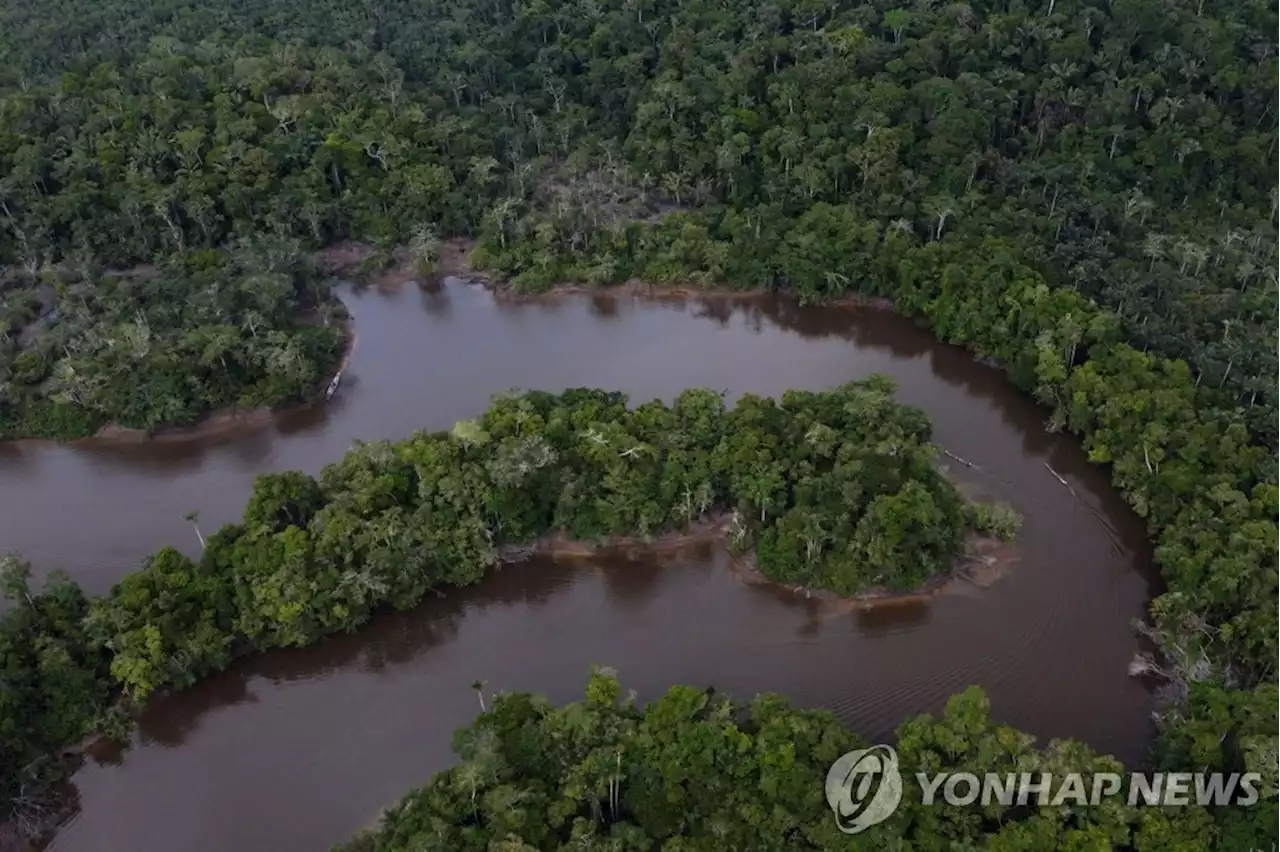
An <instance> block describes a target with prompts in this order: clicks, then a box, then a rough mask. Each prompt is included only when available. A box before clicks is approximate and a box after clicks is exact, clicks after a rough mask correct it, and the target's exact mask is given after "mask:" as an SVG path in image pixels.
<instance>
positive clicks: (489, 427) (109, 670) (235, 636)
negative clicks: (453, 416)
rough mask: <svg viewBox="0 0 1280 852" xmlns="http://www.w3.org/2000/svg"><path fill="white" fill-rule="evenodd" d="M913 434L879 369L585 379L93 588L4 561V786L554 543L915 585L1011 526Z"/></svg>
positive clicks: (313, 489)
mask: <svg viewBox="0 0 1280 852" xmlns="http://www.w3.org/2000/svg"><path fill="white" fill-rule="evenodd" d="M929 431H930V427H929V422H928V420H927V418H926V417H925V416H924V414H923V413H922V412H921V411H919V410H918V409H915V408H910V407H907V406H903V405H900V404H898V403H897V402H895V401H894V399H893V383H892V381H891V380H889V379H887V378H885V377H883V376H874V377H872V378H869V379H867V380H865V381H862V382H855V383H852V384H849V385H846V386H844V387H841V388H838V389H835V390H830V391H823V392H817V393H810V392H799V391H791V392H788V393H787V394H785V395H784V396H783V398H782V400H781V402H780V403H779V402H775V401H774V400H772V399H769V398H761V397H755V396H747V397H744V398H743V399H741V400H739V401H738V403H737V404H736V405H735V406H734V407H733V408H732V409H729V408H726V405H725V402H724V399H723V398H722V396H721V395H720V394H718V393H715V392H713V391H709V390H688V391H685V392H683V393H682V394H681V395H680V396H679V398H678V399H677V400H676V401H675V402H674V404H672V405H670V406H667V405H664V404H663V403H661V402H657V401H654V402H649V403H646V404H644V405H640V406H638V407H635V408H629V407H628V406H627V399H626V397H625V396H624V395H622V394H618V393H609V392H605V391H599V390H586V389H579V390H570V391H567V392H565V393H564V394H562V395H559V396H556V395H552V394H548V393H538V392H535V393H528V394H524V395H511V396H507V397H503V398H499V399H498V400H496V401H495V402H494V404H493V405H492V407H490V408H489V409H488V410H487V411H485V412H484V414H483V415H482V416H480V417H479V418H477V419H475V420H470V421H465V422H461V423H459V424H457V426H455V427H454V429H453V430H452V432H440V433H434V434H426V433H420V434H418V435H416V436H414V437H413V438H410V439H408V440H406V441H402V442H399V443H387V442H383V443H376V444H360V445H358V446H357V447H355V448H354V449H353V450H351V451H350V452H349V453H348V454H347V455H346V456H345V457H344V458H343V459H342V460H341V461H340V462H338V463H336V464H333V465H330V466H329V467H327V468H325V470H324V472H323V473H322V474H321V476H320V479H319V480H318V481H317V480H315V479H313V478H312V477H310V476H308V475H306V474H304V473H297V472H291V473H281V474H270V475H266V476H262V477H260V478H259V479H258V481H257V483H256V485H255V488H254V493H253V497H252V499H251V500H250V501H249V504H248V505H247V506H246V508H245V512H244V517H243V520H242V521H241V523H239V524H234V525H228V526H226V527H224V528H222V529H221V530H219V531H217V532H216V533H214V534H213V535H211V536H209V537H208V539H207V541H206V540H205V538H204V536H203V533H200V531H199V528H198V526H197V533H199V534H200V537H201V541H204V542H205V546H204V550H203V552H202V554H201V556H200V558H199V560H197V561H192V560H191V559H189V558H187V557H186V556H184V555H182V554H180V553H179V552H178V551H176V550H174V549H173V548H165V549H163V550H161V551H160V552H158V553H156V554H155V555H154V556H152V557H150V558H149V559H148V560H147V561H146V563H145V564H144V565H143V566H142V568H141V570H139V571H136V572H134V573H132V574H129V575H128V576H126V577H125V578H124V580H122V581H121V582H120V583H119V584H117V585H116V586H115V587H114V588H113V589H112V590H111V592H110V594H108V595H106V596H104V597H102V598H98V599H94V600H87V599H86V598H85V596H84V595H83V593H82V592H81V591H80V590H79V588H78V587H77V586H75V585H74V584H73V583H72V582H71V581H70V580H68V579H66V578H65V577H58V578H55V579H53V580H52V581H51V582H50V583H49V584H48V585H47V586H46V587H45V588H44V590H43V591H40V592H38V593H37V592H34V591H33V590H32V589H30V588H29V585H28V583H27V576H28V569H27V566H25V565H24V564H23V563H21V562H20V561H18V560H17V559H16V558H12V557H11V558H9V559H8V560H7V561H6V563H5V567H4V571H3V580H4V592H5V595H6V596H7V597H8V598H9V604H10V607H11V609H10V610H9V611H8V612H7V613H5V615H4V616H3V617H0V662H3V664H4V668H3V670H0V671H2V672H3V675H4V678H5V679H4V681H3V682H4V684H5V686H6V688H5V689H4V690H3V691H0V731H4V732H5V734H6V736H5V738H4V740H3V745H2V746H0V749H2V751H0V756H2V757H3V758H4V760H3V764H2V765H3V766H4V767H5V773H4V777H3V778H2V779H0V781H2V783H3V785H4V789H3V792H4V793H5V795H6V797H7V800H8V801H10V802H13V801H15V797H16V798H17V799H21V797H22V796H25V795H27V794H26V793H24V792H23V791H24V790H30V789H35V786H36V785H37V783H38V782H39V781H40V780H41V776H42V774H43V773H45V772H53V771H54V770H56V768H57V766H56V764H50V763H47V762H45V761H44V760H43V758H45V757H46V756H47V755H48V754H49V753H50V752H51V751H52V750H54V749H56V748H58V747H60V746H63V745H65V744H68V743H72V742H74V741H76V740H78V739H79V738H80V737H82V736H84V735H85V734H87V733H89V732H90V731H91V730H93V729H94V728H104V727H105V728H114V727H116V725H117V723H118V722H119V721H120V720H119V718H117V717H118V715H119V714H118V711H119V710H120V709H121V708H122V707H123V706H125V705H123V704H119V703H117V702H116V699H117V697H119V696H123V697H124V699H126V703H127V702H133V703H136V702H141V701H142V700H144V699H145V698H147V696H149V695H151V694H152V693H154V692H155V691H157V690H174V689H181V688H183V687H186V686H189V685H191V684H192V683H194V682H195V681H196V680H197V679H198V678H200V677H202V676H204V675H206V674H209V673H211V672H214V671H217V670H219V669H222V668H225V667H226V666H227V665H229V664H230V663H231V661H232V660H234V659H235V658H236V657H237V656H239V655H241V654H244V653H248V652H252V651H262V650H266V649H269V648H279V647H287V646H297V645H306V644H309V643H311V642H314V641H316V640H318V639H320V638H321V637H323V636H325V635H328V634H331V633H335V632H337V631H350V630H354V629H355V628H356V627H358V626H359V625H361V624H363V623H364V622H365V621H367V620H368V619H369V617H370V616H371V615H372V613H373V612H374V611H375V609H376V608H378V607H380V606H385V605H390V606H394V607H397V608H400V609H406V608H409V607H412V606H414V605H415V604H417V603H418V602H420V601H421V600H422V598H423V596H424V595H426V594H427V593H428V592H429V591H431V590H432V589H436V588H439V587H446V586H451V585H462V584H468V583H474V582H476V581H478V580H480V579H481V578H482V577H483V576H484V574H485V572H486V570H487V569H488V568H489V567H490V566H493V565H494V564H496V563H497V562H499V561H502V560H508V561H509V560H511V559H515V558H519V557H520V556H522V555H524V554H526V553H527V552H529V551H530V550H531V549H536V547H537V546H538V543H539V542H540V541H541V540H545V538H546V537H547V536H549V535H556V536H560V537H565V538H569V539H574V540H581V541H588V542H604V543H607V542H609V541H610V540H611V539H614V538H616V537H618V536H627V537H631V538H639V539H641V540H646V539H653V538H654V537H655V536H659V535H661V534H663V533H664V532H669V531H672V530H682V529H686V528H688V527H689V526H690V525H691V524H696V523H698V522H699V521H703V520H706V519H708V518H718V519H720V520H721V525H722V527H723V528H724V530H725V535H726V536H727V538H728V539H729V544H730V546H732V547H734V548H737V549H743V550H745V549H754V551H755V556H756V560H757V564H758V567H759V569H760V571H761V572H762V573H763V574H764V575H765V576H767V577H770V578H774V579H776V580H779V581H785V582H786V583H788V584H802V585H806V586H816V587H820V588H826V589H831V590H833V591H835V592H838V593H840V594H856V593H858V592H862V591H865V590H868V589H894V590H910V589H912V588H914V587H917V586H919V585H921V584H922V583H924V582H925V581H926V580H928V579H930V578H933V577H937V576H945V575H947V574H948V573H949V572H950V570H951V567H952V564H953V562H954V561H955V559H956V558H957V555H958V554H959V552H960V550H961V547H962V543H963V538H964V536H965V532H966V527H967V526H968V527H981V529H980V530H976V531H978V532H995V533H1002V534H1005V535H1010V534H1012V533H1013V532H1014V530H1016V523H1013V522H1011V520H1010V510H1008V509H1007V507H999V506H995V507H992V506H984V505H982V504H966V503H965V502H964V501H963V500H962V499H961V497H960V495H959V494H958V493H957V491H956V489H955V488H954V487H953V486H952V485H951V483H950V482H949V481H948V480H947V479H946V477H945V476H944V475H943V473H941V472H940V471H939V469H938V468H937V466H936V463H937V451H936V448H935V447H934V446H933V445H932V444H930V443H929ZM193 520H195V521H196V523H197V524H198V519H193Z"/></svg>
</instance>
